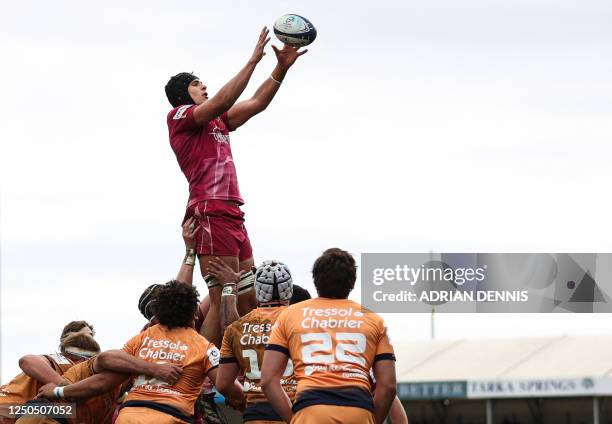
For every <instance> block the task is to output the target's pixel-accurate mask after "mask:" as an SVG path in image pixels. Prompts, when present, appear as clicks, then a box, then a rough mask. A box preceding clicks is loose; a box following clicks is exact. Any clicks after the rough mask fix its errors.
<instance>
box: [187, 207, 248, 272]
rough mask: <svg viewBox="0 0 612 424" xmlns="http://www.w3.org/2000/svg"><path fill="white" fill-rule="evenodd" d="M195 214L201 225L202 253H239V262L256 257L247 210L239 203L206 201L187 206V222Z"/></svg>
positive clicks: (198, 245) (199, 242)
mask: <svg viewBox="0 0 612 424" xmlns="http://www.w3.org/2000/svg"><path fill="white" fill-rule="evenodd" d="M192 216H193V217H195V219H196V225H197V226H199V227H201V229H200V230H199V231H198V233H197V235H196V240H197V243H196V252H197V253H198V255H210V256H236V257H238V260H239V261H244V260H246V259H251V258H252V257H253V249H252V248H251V241H250V240H249V235H248V233H247V230H246V227H245V226H244V212H242V211H241V210H240V207H239V206H238V205H237V204H236V203H232V202H227V201H225V200H203V201H201V202H198V203H194V204H193V205H190V206H188V207H187V212H186V213H185V219H184V220H183V222H185V221H186V220H187V219H188V218H191V217H192Z"/></svg>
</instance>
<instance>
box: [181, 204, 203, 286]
mask: <svg viewBox="0 0 612 424" xmlns="http://www.w3.org/2000/svg"><path fill="white" fill-rule="evenodd" d="M201 229H202V227H201V226H199V225H198V226H197V227H196V226H195V218H194V217H193V216H192V217H191V218H189V219H187V220H186V221H185V222H184V223H183V241H184V242H185V258H184V259H183V263H182V264H181V268H180V269H179V272H178V274H177V276H176V281H178V282H179V283H186V284H193V268H194V267H195V263H196V240H195V237H196V234H197V232H198V231H199V230H201Z"/></svg>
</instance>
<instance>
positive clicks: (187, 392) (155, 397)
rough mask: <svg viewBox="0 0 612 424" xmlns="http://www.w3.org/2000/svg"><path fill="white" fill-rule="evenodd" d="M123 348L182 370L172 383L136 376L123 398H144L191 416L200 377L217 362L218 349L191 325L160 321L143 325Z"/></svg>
mask: <svg viewBox="0 0 612 424" xmlns="http://www.w3.org/2000/svg"><path fill="white" fill-rule="evenodd" d="M123 350H124V351H125V352H127V353H129V354H130V355H133V356H135V357H137V358H140V359H143V360H145V361H148V362H155V363H158V364H163V363H172V364H177V365H181V366H182V367H183V373H182V374H181V378H180V379H179V380H178V382H177V383H176V384H174V385H170V384H168V383H166V382H165V381H161V380H158V379H155V378H151V377H149V376H146V375H139V376H138V377H136V379H135V380H134V385H133V387H132V389H131V390H130V392H129V394H128V397H127V399H126V401H148V402H155V403H160V404H165V405H169V406H171V407H173V408H176V409H178V410H180V411H182V412H183V413H184V414H185V415H187V416H191V415H193V407H194V404H195V401H196V399H197V397H198V395H199V393H200V389H201V388H202V384H203V383H204V379H205V378H206V375H207V374H208V372H209V371H210V370H212V369H213V368H216V367H217V366H218V365H219V349H217V348H216V347H215V345H214V344H212V343H210V342H209V341H208V340H206V339H205V338H204V337H202V336H201V335H200V334H198V333H197V332H196V331H195V330H194V329H193V328H187V327H182V328H174V329H172V330H170V329H168V328H167V327H165V326H162V325H160V324H157V325H154V326H152V327H149V328H147V329H146V330H144V331H143V332H141V333H140V334H138V335H137V336H135V337H133V338H132V339H130V340H129V341H128V342H127V343H126V345H125V346H124V347H123Z"/></svg>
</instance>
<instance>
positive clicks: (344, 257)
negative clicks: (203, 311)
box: [261, 248, 396, 424]
mask: <svg viewBox="0 0 612 424" xmlns="http://www.w3.org/2000/svg"><path fill="white" fill-rule="evenodd" d="M356 274H357V266H356V264H355V259H354V258H353V257H352V256H351V255H350V254H349V253H348V252H346V251H344V250H341V249H336V248H334V249H328V250H326V251H325V252H324V253H323V254H322V255H321V256H320V257H319V258H318V259H317V260H316V261H315V263H314V266H313V268H312V275H313V279H314V285H315V287H316V289H317V293H318V294H319V297H317V298H314V299H311V300H306V301H304V302H300V303H298V304H295V305H292V306H289V307H288V308H287V309H285V310H284V311H283V312H282V313H281V314H280V315H279V316H278V318H277V319H276V323H275V325H274V327H273V329H272V334H271V335H270V339H269V342H268V346H267V347H266V353H265V355H264V359H263V365H262V368H261V387H262V389H263V392H264V394H265V395H266V397H267V398H268V401H269V402H270V403H271V404H272V406H273V407H274V409H275V410H276V412H277V413H278V415H280V417H281V418H282V419H283V420H284V421H285V422H291V423H293V424H304V423H312V422H317V423H319V424H326V423H329V424H331V423H338V422H347V423H364V424H366V423H369V424H374V423H377V424H380V423H382V422H383V421H384V419H385V417H386V416H387V414H388V413H389V408H390V407H391V403H392V402H393V399H394V398H395V394H396V387H395V381H396V380H395V356H394V353H393V347H392V346H391V344H390V342H389V338H388V336H387V331H386V328H385V325H384V322H383V320H382V318H380V317H379V316H378V315H376V314H375V313H373V312H370V311H367V310H365V309H363V308H362V307H361V305H360V304H358V303H356V302H353V301H352V300H349V299H348V296H349V293H350V292H351V290H353V288H354V286H355V280H356ZM288 359H291V360H292V361H293V366H294V373H295V378H296V380H297V393H296V396H295V402H294V403H293V405H291V402H290V400H289V398H288V397H287V394H286V393H285V391H284V390H283V388H282V387H281V384H280V379H281V378H282V374H283V372H284V370H285V367H286V365H287V362H288ZM370 369H372V370H373V372H374V377H375V378H376V381H377V382H378V384H377V387H376V392H375V394H372V385H371V382H370ZM294 414H295V415H294Z"/></svg>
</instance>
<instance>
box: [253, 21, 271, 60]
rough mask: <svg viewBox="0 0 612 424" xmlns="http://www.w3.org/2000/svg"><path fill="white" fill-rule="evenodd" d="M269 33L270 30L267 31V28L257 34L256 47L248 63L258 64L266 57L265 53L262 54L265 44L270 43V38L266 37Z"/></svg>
mask: <svg viewBox="0 0 612 424" xmlns="http://www.w3.org/2000/svg"><path fill="white" fill-rule="evenodd" d="M269 32H270V30H268V28H266V27H263V29H262V30H261V32H260V33H259V39H258V40H257V45H256V46H255V50H254V51H253V55H252V56H251V60H250V62H252V63H259V61H260V60H261V58H262V57H264V56H265V55H266V52H264V47H266V44H268V41H270V37H268V33H269Z"/></svg>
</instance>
